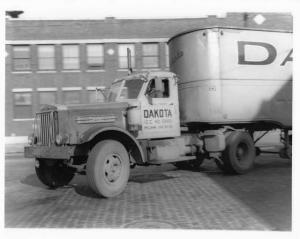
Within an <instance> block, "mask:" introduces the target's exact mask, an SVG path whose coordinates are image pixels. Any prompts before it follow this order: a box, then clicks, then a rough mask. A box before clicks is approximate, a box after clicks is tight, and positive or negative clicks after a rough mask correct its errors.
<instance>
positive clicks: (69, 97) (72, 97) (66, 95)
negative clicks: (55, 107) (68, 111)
mask: <svg viewBox="0 0 300 239" xmlns="http://www.w3.org/2000/svg"><path fill="white" fill-rule="evenodd" d="M80 93H81V92H80V91H78V90H70V91H64V92H63V101H64V104H80V103H81V94H80Z"/></svg>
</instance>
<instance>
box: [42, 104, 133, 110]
mask: <svg viewBox="0 0 300 239" xmlns="http://www.w3.org/2000/svg"><path fill="white" fill-rule="evenodd" d="M128 106H129V104H128V103H127V102H108V103H94V104H74V105H44V106H43V107H42V108H41V112H46V111H68V110H70V111H74V110H75V111H76V110H80V111H81V110H100V109H126V108H127V107H128Z"/></svg>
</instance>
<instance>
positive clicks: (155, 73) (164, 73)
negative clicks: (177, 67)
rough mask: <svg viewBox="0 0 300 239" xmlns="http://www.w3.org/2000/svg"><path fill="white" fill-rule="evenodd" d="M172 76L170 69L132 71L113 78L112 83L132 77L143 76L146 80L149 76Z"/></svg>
mask: <svg viewBox="0 0 300 239" xmlns="http://www.w3.org/2000/svg"><path fill="white" fill-rule="evenodd" d="M173 76H175V74H174V73H172V72H170V71H148V72H143V73H133V74H131V75H128V76H124V77H121V78H118V79H116V80H114V83H116V82H119V81H122V80H130V79H134V78H143V79H145V80H148V79H149V78H152V77H173Z"/></svg>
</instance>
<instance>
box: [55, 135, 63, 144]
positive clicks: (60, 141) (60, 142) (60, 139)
mask: <svg viewBox="0 0 300 239" xmlns="http://www.w3.org/2000/svg"><path fill="white" fill-rule="evenodd" d="M55 142H56V144H57V145H62V143H63V137H62V136H61V135H60V134H58V135H56V138H55Z"/></svg>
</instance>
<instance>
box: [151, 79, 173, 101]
mask: <svg viewBox="0 0 300 239" xmlns="http://www.w3.org/2000/svg"><path fill="white" fill-rule="evenodd" d="M147 94H148V95H149V96H150V97H152V98H169V96H170V86H169V79H168V78H154V79H152V80H151V81H150V83H149V85H148V89H147Z"/></svg>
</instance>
